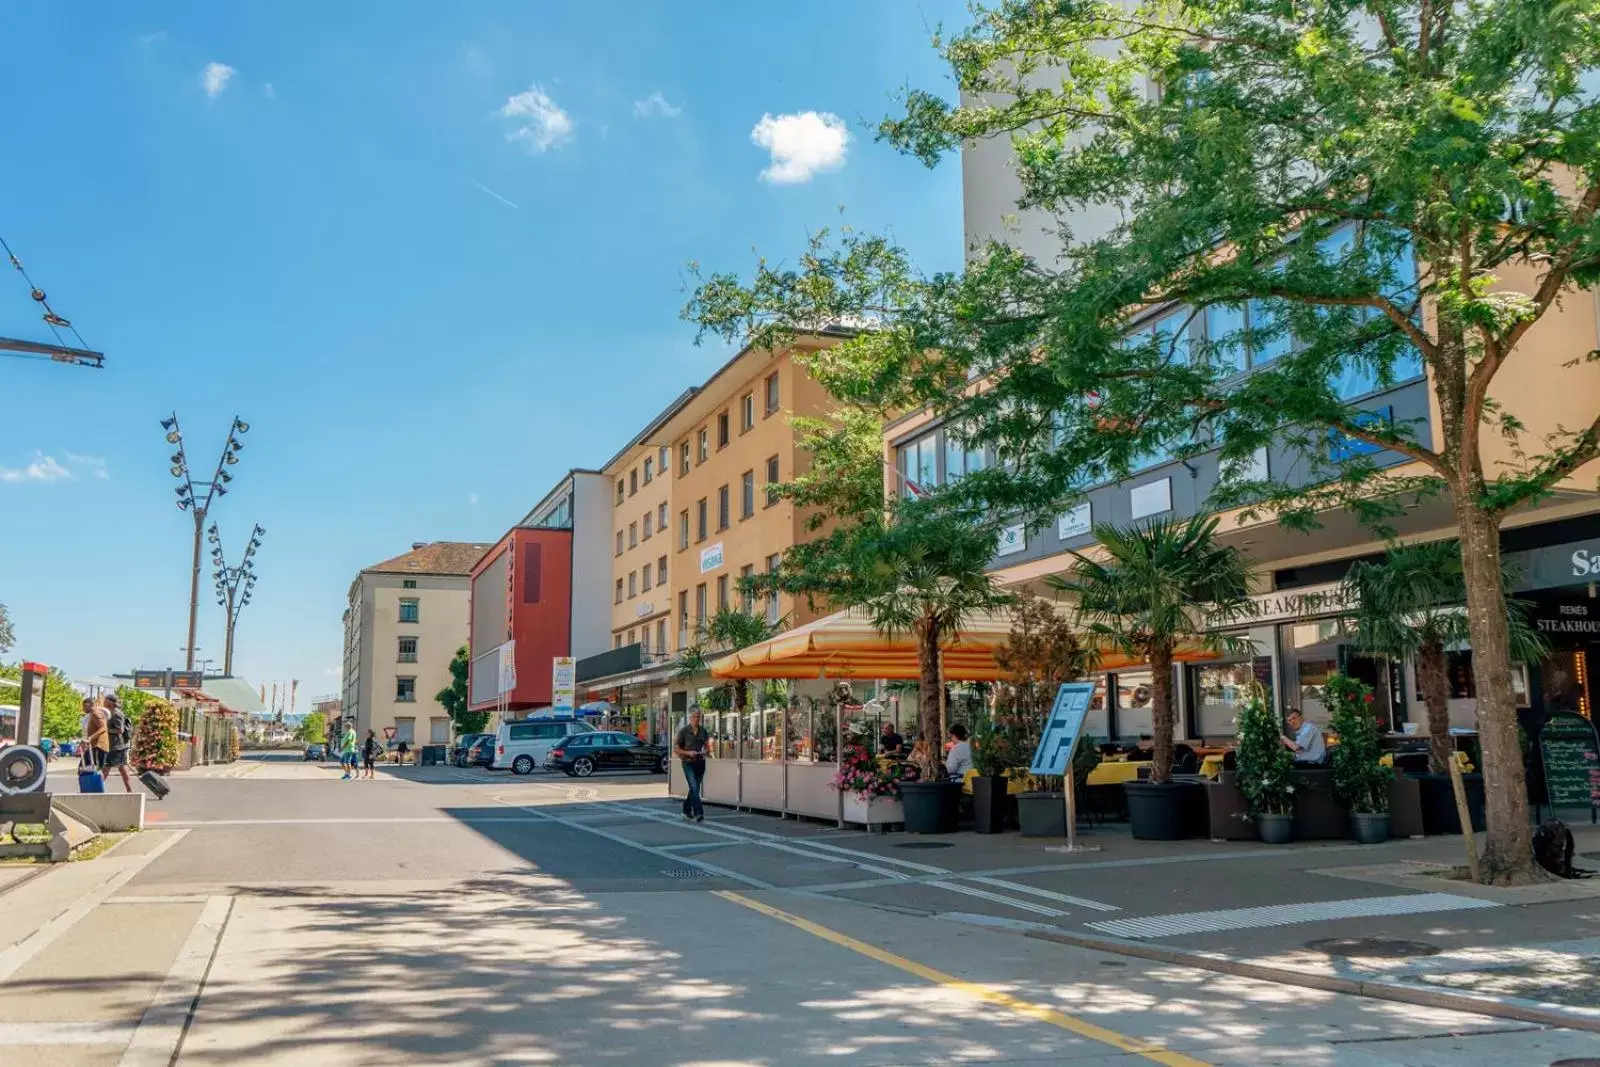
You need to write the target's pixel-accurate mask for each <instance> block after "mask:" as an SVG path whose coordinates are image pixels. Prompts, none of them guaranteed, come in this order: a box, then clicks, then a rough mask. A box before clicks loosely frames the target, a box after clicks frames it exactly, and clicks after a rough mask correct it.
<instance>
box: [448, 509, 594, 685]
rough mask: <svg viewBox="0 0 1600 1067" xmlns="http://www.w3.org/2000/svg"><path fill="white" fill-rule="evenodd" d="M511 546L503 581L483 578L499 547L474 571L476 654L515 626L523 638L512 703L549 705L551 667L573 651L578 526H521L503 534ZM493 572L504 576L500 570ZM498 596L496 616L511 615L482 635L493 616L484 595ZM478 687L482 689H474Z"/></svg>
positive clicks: (512, 631) (494, 644) (519, 638)
mask: <svg viewBox="0 0 1600 1067" xmlns="http://www.w3.org/2000/svg"><path fill="white" fill-rule="evenodd" d="M501 543H502V545H504V547H505V548H506V549H508V551H506V552H505V553H504V557H505V558H507V559H509V560H510V566H509V567H508V568H504V574H505V577H504V580H503V581H492V582H491V581H482V582H480V581H479V578H480V577H482V576H485V575H487V574H489V572H490V571H491V569H492V568H494V566H495V561H497V560H499V559H500V558H501V555H502V554H501V553H500V552H499V551H498V548H499V546H497V548H496V549H495V550H491V551H490V552H488V553H486V554H485V557H484V560H485V562H484V563H482V564H480V566H479V568H478V569H474V571H473V576H472V577H473V607H472V616H471V617H472V619H473V630H474V633H473V635H472V655H473V658H474V659H475V660H476V658H477V657H478V656H480V655H482V654H483V653H485V652H487V651H489V650H490V649H492V648H495V647H497V646H498V645H499V644H500V643H501V642H502V641H504V640H505V637H504V634H505V633H506V632H507V631H509V633H510V635H511V636H512V637H513V638H515V639H516V642H517V655H516V662H517V684H516V687H515V688H514V689H512V691H511V693H510V694H509V695H508V697H507V703H508V705H509V706H510V707H511V708H512V709H518V710H520V709H525V708H536V707H542V706H546V705H548V704H549V703H550V700H551V691H550V672H551V666H552V661H553V660H554V659H555V657H557V656H567V655H571V648H572V531H571V530H544V529H529V528H523V527H518V528H516V529H513V530H511V531H510V532H509V533H507V534H506V536H505V537H504V538H502V539H501ZM492 577H494V578H496V579H498V578H499V577H500V575H499V574H494V575H492ZM483 596H492V597H494V598H496V599H495V603H494V608H495V609H496V610H494V611H493V613H492V614H493V617H494V618H495V619H496V620H497V621H499V620H507V621H509V627H505V626H504V624H502V626H501V627H497V628H496V632H494V633H493V634H490V635H479V634H478V633H477V632H476V631H477V630H478V628H479V626H480V623H479V620H481V619H486V618H488V617H490V615H491V612H490V611H486V610H484V606H483V605H481V604H480V603H479V598H480V597H483ZM474 691H475V692H476V691H477V690H476V689H474ZM493 704H494V702H493V701H482V700H480V701H476V702H474V703H473V704H472V707H474V708H487V707H492V706H493Z"/></svg>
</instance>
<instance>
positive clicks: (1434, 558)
mask: <svg viewBox="0 0 1600 1067" xmlns="http://www.w3.org/2000/svg"><path fill="white" fill-rule="evenodd" d="M1345 587H1346V589H1347V590H1348V592H1349V595H1350V598H1351V599H1352V600H1353V601H1354V602H1355V604H1356V639H1355V644H1356V647H1358V648H1361V649H1364V650H1366V651H1368V652H1375V653H1378V654H1380V655H1385V656H1391V657H1394V658H1396V659H1399V658H1402V657H1404V656H1406V655H1407V654H1409V655H1411V656H1412V658H1413V660H1414V661H1415V663H1416V667H1417V687H1418V688H1419V689H1421V690H1422V702H1423V704H1424V705H1425V706H1426V707H1427V709H1428V769H1429V770H1430V771H1432V772H1433V773H1434V774H1444V773H1446V772H1447V771H1448V770H1449V769H1450V768H1449V762H1448V761H1449V759H1450V750H1451V744H1450V709H1449V700H1450V680H1449V677H1448V669H1447V668H1448V663H1449V660H1448V658H1447V655H1446V653H1447V651H1448V649H1449V648H1450V647H1451V646H1453V645H1461V644H1466V643H1467V642H1468V641H1470V640H1471V637H1472V635H1471V632H1470V631H1469V629H1468V626H1467V614H1466V612H1465V611H1464V610H1463V609H1462V607H1461V604H1462V603H1463V602H1464V601H1465V600H1466V595H1467V591H1466V578H1465V576H1464V573H1463V570H1462V563H1461V546H1460V545H1458V544H1457V543H1456V542H1454V541H1434V542H1431V543H1426V544H1414V545H1404V546H1395V547H1392V548H1390V549H1389V551H1388V553H1387V555H1386V556H1385V558H1384V561H1383V562H1382V563H1357V564H1355V565H1354V566H1353V567H1351V568H1350V573H1349V575H1347V576H1346V578H1345ZM1508 593H1509V590H1508ZM1506 605H1507V607H1508V609H1509V622H1510V636H1511V657H1512V659H1513V661H1515V662H1527V661H1529V660H1537V659H1539V658H1540V657H1542V656H1543V655H1544V654H1545V653H1546V652H1548V651H1549V646H1548V644H1547V643H1546V642H1545V640H1544V638H1543V637H1542V636H1541V635H1540V634H1539V633H1538V632H1537V631H1535V630H1534V629H1533V628H1531V627H1530V626H1529V625H1528V623H1527V618H1526V616H1525V614H1524V607H1523V605H1522V603H1521V602H1520V601H1516V600H1513V599H1512V598H1511V597H1510V596H1509V595H1508V596H1507V598H1506Z"/></svg>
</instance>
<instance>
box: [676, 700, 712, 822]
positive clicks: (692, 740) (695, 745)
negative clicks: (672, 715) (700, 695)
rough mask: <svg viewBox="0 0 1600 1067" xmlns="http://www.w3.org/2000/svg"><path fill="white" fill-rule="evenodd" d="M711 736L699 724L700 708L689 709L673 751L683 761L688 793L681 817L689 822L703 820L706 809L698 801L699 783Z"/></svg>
mask: <svg viewBox="0 0 1600 1067" xmlns="http://www.w3.org/2000/svg"><path fill="white" fill-rule="evenodd" d="M710 742H711V738H710V737H709V736H708V735H707V734H706V729H705V727H704V726H701V725H700V709H699V708H690V709H689V721H688V722H687V723H685V724H684V726H683V728H682V729H680V730H679V731H678V739H677V742H676V743H675V744H674V745H673V752H674V753H675V754H676V755H677V757H678V759H680V760H682V761H683V779H684V781H685V782H686V783H687V784H688V787H689V793H688V795H687V796H685V797H684V798H683V817H684V818H685V819H687V820H689V821H691V822H705V821H706V809H705V806H704V805H702V804H701V803H700V783H701V781H702V780H704V778H705V775H706V747H707V745H709V744H710Z"/></svg>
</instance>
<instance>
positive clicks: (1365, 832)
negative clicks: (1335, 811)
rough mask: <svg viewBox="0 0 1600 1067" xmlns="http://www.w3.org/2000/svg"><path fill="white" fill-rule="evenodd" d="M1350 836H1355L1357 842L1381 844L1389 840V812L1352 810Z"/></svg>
mask: <svg viewBox="0 0 1600 1067" xmlns="http://www.w3.org/2000/svg"><path fill="white" fill-rule="evenodd" d="M1350 836H1351V837H1353V838H1355V840H1356V843H1357V844H1361V845H1381V844H1383V843H1384V842H1385V841H1387V840H1389V813H1388V812H1386V811H1384V812H1371V811H1352V812H1351V813H1350Z"/></svg>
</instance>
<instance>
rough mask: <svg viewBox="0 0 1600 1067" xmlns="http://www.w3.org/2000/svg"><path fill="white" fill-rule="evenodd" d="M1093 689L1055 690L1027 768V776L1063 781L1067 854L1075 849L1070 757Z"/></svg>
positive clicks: (1083, 685) (1079, 685)
mask: <svg viewBox="0 0 1600 1067" xmlns="http://www.w3.org/2000/svg"><path fill="white" fill-rule="evenodd" d="M1094 690H1095V683H1094V682H1066V683H1064V684H1063V685H1062V686H1061V688H1060V689H1057V690H1056V701H1055V704H1054V705H1052V706H1051V708H1050V718H1049V719H1047V720H1045V724H1044V730H1043V731H1042V732H1041V733H1040V735H1039V747H1038V749H1036V750H1035V751H1034V753H1033V762H1032V763H1031V764H1029V765H1028V773H1029V774H1040V775H1046V774H1047V775H1056V776H1059V777H1062V778H1065V779H1066V781H1065V788H1064V789H1063V790H1062V792H1063V794H1064V795H1065V798H1066V804H1067V845H1066V851H1068V852H1074V851H1077V849H1078V802H1077V794H1076V790H1075V789H1074V788H1073V781H1072V754H1073V753H1074V752H1075V751H1077V748H1078V739H1079V738H1080V737H1082V736H1083V723H1084V720H1085V719H1087V718H1088V717H1089V703H1090V701H1092V700H1093V699H1094ZM1056 851H1061V850H1060V849H1057V850H1056Z"/></svg>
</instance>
